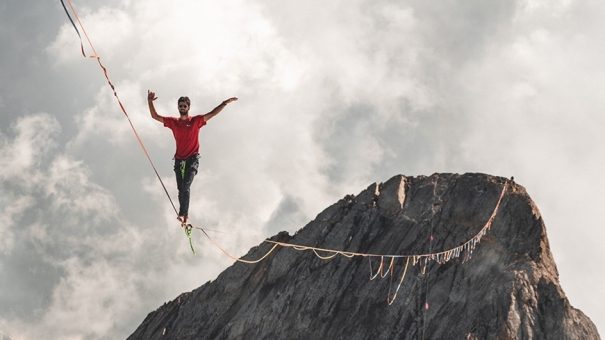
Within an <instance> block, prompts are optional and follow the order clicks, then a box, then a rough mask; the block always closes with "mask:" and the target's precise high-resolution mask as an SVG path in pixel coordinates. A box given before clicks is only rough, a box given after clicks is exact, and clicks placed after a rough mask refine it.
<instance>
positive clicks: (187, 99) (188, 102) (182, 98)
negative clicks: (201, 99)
mask: <svg viewBox="0 0 605 340" xmlns="http://www.w3.org/2000/svg"><path fill="white" fill-rule="evenodd" d="M181 102H185V103H187V106H191V101H190V100H189V97H180V98H179V101H178V102H177V104H178V103H181Z"/></svg>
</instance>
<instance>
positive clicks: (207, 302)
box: [129, 174, 599, 340]
mask: <svg viewBox="0 0 605 340" xmlns="http://www.w3.org/2000/svg"><path fill="white" fill-rule="evenodd" d="M505 183H509V184H508V189H507V191H506V192H505V194H504V196H503V198H502V200H501V204H500V206H499V208H498V210H497V214H496V216H495V218H494V219H493V224H492V225H491V229H490V230H489V231H488V232H487V234H485V236H483V238H482V239H481V242H480V243H479V244H477V247H476V248H475V250H474V252H473V253H472V256H471V257H470V259H468V260H467V261H463V260H464V259H465V255H466V253H468V249H467V248H465V249H464V251H463V252H462V254H461V255H460V257H457V258H453V259H451V260H450V261H448V262H446V263H442V264H440V263H437V261H435V259H432V260H431V259H429V260H427V259H428V257H424V258H410V257H407V258H406V257H396V258H394V259H393V267H392V268H393V270H392V272H391V271H390V270H388V268H389V267H388V265H389V264H390V262H391V259H392V258H391V257H383V258H382V260H383V263H384V266H383V269H384V270H383V271H382V273H380V272H379V271H378V268H379V264H380V262H381V258H380V257H374V258H368V257H362V256H355V257H351V258H349V257H346V256H341V255H338V256H335V257H333V258H332V259H330V260H322V259H320V258H318V257H317V256H316V255H315V254H314V253H313V252H312V251H309V250H299V251H297V250H296V249H293V248H284V247H277V248H276V250H275V251H274V252H273V253H272V254H271V255H270V256H268V257H267V258H266V259H265V260H263V261H261V262H260V263H258V264H254V265H250V264H243V263H235V264H234V265H233V266H231V267H229V268H228V269H226V270H225V271H224V272H223V273H221V274H220V275H219V277H218V278H217V279H216V280H215V281H213V282H209V283H206V284H205V285H203V286H201V287H200V288H198V289H196V290H194V291H192V292H190V293H184V294H182V295H180V296H179V297H178V298H177V299H176V300H174V301H171V302H169V303H166V304H164V305H163V306H161V307H160V308H159V309H158V310H156V311H154V312H152V313H150V314H149V315H148V316H147V318H146V319H145V320H144V321H143V323H142V324H141V325H140V326H139V327H138V329H137V330H136V331H135V332H134V333H133V334H132V335H131V336H130V337H129V339H347V340H351V339H599V334H598V333H597V330H596V327H595V326H594V324H593V323H592V322H591V321H590V319H589V318H588V317H587V316H585V315H584V314H583V313H582V312H581V311H580V310H577V309H575V308H573V307H572V306H571V305H570V303H569V301H568V300H567V298H566V297H565V294H564V292H563V290H562V289H561V287H560V285H559V280H558V273H557V269H556V266H555V263H554V260H553V257H552V254H551V252H550V249H549V245H548V239H547V237H546V230H545V226H544V223H543V221H542V218H541V216H540V212H539V211H538V208H537V207H536V205H535V204H534V202H533V201H532V200H531V199H530V197H529V196H528V194H527V193H526V191H525V189H524V188H523V187H522V186H520V185H517V184H515V183H513V182H510V181H507V180H505V179H503V178H499V177H492V176H488V175H483V174H464V175H458V174H435V175H432V176H430V177H425V176H420V177H404V176H395V177H393V178H391V179H390V180H388V181H387V182H385V183H375V184H372V185H370V186H369V187H368V188H367V189H366V190H364V191H362V192H361V193H360V194H359V195H357V196H353V195H349V196H346V197H344V198H343V199H341V200H340V201H338V202H337V203H336V204H334V205H332V206H331V207H329V208H327V209H326V210H324V211H323V212H322V213H320V214H319V215H318V216H317V217H316V218H315V220H313V221H311V222H310V223H309V224H307V225H306V226H305V227H304V228H302V229H301V230H299V231H298V232H297V233H296V234H295V235H294V236H290V235H288V234H287V233H285V232H282V233H280V234H278V235H276V236H274V237H273V238H271V240H274V241H280V242H288V243H294V244H300V245H307V246H316V247H321V248H330V249H340V250H346V251H349V252H358V253H373V254H391V255H394V254H400V255H411V254H426V253H436V252H439V251H441V250H446V249H452V248H456V247H457V246H460V245H462V244H464V243H465V242H466V241H468V240H471V239H472V238H473V237H475V236H476V235H477V234H478V233H479V232H480V231H481V230H482V228H484V226H485V225H486V223H487V221H488V220H489V219H490V216H491V215H492V213H493V211H494V207H495V206H496V203H497V202H498V199H499V197H500V194H501V192H502V189H503V186H504V185H505ZM431 236H432V237H431ZM271 246H272V245H271V244H269V243H266V242H265V243H262V244H260V245H259V246H257V247H255V248H253V249H251V250H250V252H249V253H248V254H247V255H246V256H244V257H243V258H246V259H254V258H258V257H260V256H262V255H264V254H265V253H266V252H267V251H268V250H269V249H270V248H271ZM318 254H319V255H321V256H328V255H331V254H330V253H328V252H323V253H322V252H318ZM450 255H451V254H450ZM406 259H410V261H409V263H408V264H409V267H408V269H407V273H406V276H405V278H404V280H403V281H402V282H403V283H402V284H401V287H400V289H399V291H398V294H397V297H396V299H395V300H394V301H393V303H392V304H391V305H389V304H388V303H387V299H388V298H389V297H390V298H392V297H393V296H394V292H395V291H396V289H397V286H398V284H399V282H400V278H401V275H402V272H403V269H404V266H405V261H406ZM414 259H416V260H419V261H417V263H415V265H412V264H413V262H416V261H413V260H414ZM441 260H443V258H442V259H441ZM370 261H371V262H370ZM370 263H372V274H374V275H375V274H378V275H377V277H376V279H374V280H370V275H371V273H370ZM381 274H382V275H381ZM383 275H384V276H385V277H384V278H382V276H383Z"/></svg>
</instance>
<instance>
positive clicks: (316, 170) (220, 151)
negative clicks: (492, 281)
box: [0, 0, 605, 340]
mask: <svg viewBox="0 0 605 340" xmlns="http://www.w3.org/2000/svg"><path fill="white" fill-rule="evenodd" d="M74 4H75V6H76V9H77V10H78V13H79V14H80V16H81V19H82V20H83V23H84V25H85V27H86V29H87V32H88V34H89V35H90V38H91V39H92V41H93V43H94V44H95V47H96V50H97V52H98V53H99V55H100V56H101V60H102V61H103V63H104V64H105V65H106V66H107V67H108V70H109V75H110V77H111V78H112V80H113V82H114V84H115V85H116V89H117V91H118V93H119V95H120V98H121V99H122V101H123V102H124V105H125V107H126V109H127V111H128V112H129V116H130V118H131V119H132V121H133V124H134V125H135V127H136V128H137V131H138V132H139V134H140V135H141V138H142V139H143V141H144V142H145V144H146V146H147V148H148V150H149V152H150V154H151V157H152V158H153V160H154V162H155V164H156V166H157V168H158V171H159V173H160V175H161V177H162V178H163V180H164V182H165V183H166V185H167V187H168V190H169V192H170V193H171V195H172V197H173V198H176V183H175V180H174V174H173V172H172V162H173V161H172V156H173V154H174V149H175V146H174V140H173V137H172V134H171V132H170V130H168V129H166V128H164V127H162V126H161V124H159V123H158V122H156V121H154V120H152V119H151V117H150V116H149V111H148V109H147V103H146V95H147V90H148V89H150V90H152V91H155V92H156V94H157V96H158V99H157V100H156V108H157V110H158V112H159V113H160V114H162V115H167V116H176V114H177V105H176V100H177V98H178V97H179V96H182V95H187V96H189V97H190V98H191V100H192V103H191V113H192V114H198V113H199V114H203V113H206V112H208V111H210V110H211V109H212V108H214V107H215V106H217V105H218V104H219V103H220V102H222V101H223V100H224V99H226V98H229V97H232V96H237V97H238V98H239V100H238V101H237V102H235V103H232V104H229V106H227V108H226V109H225V110H224V111H223V112H221V113H220V114H219V115H218V116H217V117H215V118H213V120H212V121H210V122H209V123H208V124H207V125H206V126H204V127H203V128H202V130H201V132H200V143H201V155H202V156H201V161H200V171H199V173H198V175H197V176H196V178H195V180H194V182H193V186H192V202H191V207H190V219H191V221H192V222H193V223H194V224H199V225H204V226H206V227H207V228H209V229H212V230H214V231H213V232H212V233H213V234H212V236H213V237H214V238H215V239H216V240H217V241H218V242H220V243H221V244H222V245H224V246H225V247H226V248H227V249H229V250H230V251H231V252H232V253H234V254H237V255H243V254H245V253H246V252H247V250H248V249H249V248H250V247H252V246H254V245H257V244H258V243H260V242H261V241H262V240H263V239H264V238H266V237H269V236H271V235H274V234H276V233H277V232H279V231H281V230H286V231H289V232H291V233H292V232H295V231H296V230H298V229H299V228H301V227H302V226H304V225H305V224H306V223H307V222H308V221H310V220H311V219H313V218H314V217H315V216H316V215H317V214H318V213H319V212H320V211H321V210H322V209H324V208H326V207H327V206H329V205H330V204H332V203H334V202H336V201H337V200H338V199H340V198H342V197H343V196H345V195H347V194H357V193H359V192H360V191H361V190H363V189H364V188H366V187H367V186H368V185H370V184H371V183H373V182H382V181H386V180H387V179H389V178H391V177H392V176H394V175H398V174H403V175H407V176H419V175H431V174H433V173H438V172H453V173H465V172H483V173H488V174H492V175H497V176H504V177H510V176H513V175H514V176H515V180H516V181H517V182H518V183H520V184H521V185H523V186H524V187H525V188H526V189H527V191H528V192H529V194H530V195H531V197H532V198H533V200H534V201H535V202H536V204H537V205H538V207H539V208H540V211H541V213H542V216H543V218H544V220H545V223H546V227H547V233H548V237H549V241H550V247H551V251H552V253H553V255H554V258H555V261H556V263H557V266H558V270H559V274H560V281H561V285H562V288H563V290H564V291H565V293H566V294H567V297H568V298H569V300H570V302H571V304H572V305H573V306H574V307H576V308H579V309H581V310H582V311H583V312H584V313H585V314H586V315H588V316H589V317H590V318H591V319H592V320H593V322H594V323H595V324H596V326H597V327H598V329H599V330H600V333H601V334H604V331H605V310H604V309H603V307H602V301H605V285H604V284H603V282H604V281H605V272H604V271H603V264H602V261H601V258H602V256H601V251H600V250H601V249H603V248H604V246H605V241H603V240H604V239H605V229H604V228H603V225H602V224H603V222H602V221H603V220H604V217H605V216H604V215H605V209H603V208H602V207H603V205H605V198H604V195H603V194H604V190H603V188H604V187H605V177H604V176H603V175H602V174H603V173H604V172H605V160H604V156H603V155H604V154H605V134H603V133H602V131H601V130H602V128H603V126H605V115H603V114H602V113H603V112H604V110H605V97H604V96H602V90H603V88H604V86H603V84H604V83H605V69H604V68H603V67H602V66H603V60H605V20H603V18H604V17H605V3H603V2H602V1H597V0H582V1H579V0H577V1H576V0H518V1H485V0H469V1H450V0H444V1H428V2H427V1H421V0H418V1H414V0H405V1H387V0H378V1H376V0H346V1H345V0H334V1H330V2H326V1H317V0H309V1H271V0H266V1H257V0H248V1H243V0H225V1H220V2H217V1H207V0H201V1H200V0H176V1H159V0H157V1H155V0H154V1H150V0H127V1H118V0H108V1H103V2H99V1H92V0H75V2H74ZM0 48H1V52H0V79H2V80H3V81H2V82H0V339H3V340H4V339H12V340H17V339H38V338H61V339H115V338H125V337H126V336H128V335H129V334H130V333H132V331H134V329H135V328H136V327H137V326H138V325H139V324H140V323H141V322H142V320H143V319H144V318H145V316H146V315H147V314H148V313H149V312H151V311H153V310H155V309H156V308H158V307H159V306H160V305H162V304H163V303H164V302H166V301H170V300H172V299H174V298H175V297H176V296H178V295H179V294H180V293H182V292H186V291H190V290H192V289H195V288H197V287H199V286H201V285H202V284H204V283H205V282H207V281H209V280H212V279H214V278H216V276H217V275H218V274H219V273H220V272H221V271H222V270H224V269H225V268H226V267H228V266H229V265H230V264H231V261H230V260H229V259H228V258H226V257H224V256H223V255H222V254H221V253H220V252H218V251H217V250H216V249H215V248H212V246H211V245H210V244H209V243H208V242H206V241H205V240H204V239H202V237H201V235H199V234H195V233H194V238H193V241H194V244H195V246H196V248H197V251H198V253H197V255H195V256H193V255H192V254H191V252H190V249H189V245H188V243H187V239H186V237H185V236H184V234H183V232H182V230H181V229H180V228H179V226H178V223H177V222H176V220H175V216H174V211H173V210H172V207H171V206H170V203H169V202H168V200H167V198H166V196H165V194H164V192H163V189H162V187H161V185H160V184H159V182H158V180H157V178H156V177H155V174H154V172H153V170H152V169H151V167H150V166H149V164H148V161H147V160H146V158H145V157H144V154H143V153H142V151H141V149H140V147H139V146H138V144H137V143H136V140H135V138H134V137H133V134H132V131H131V130H130V126H129V125H128V121H127V120H126V118H125V117H124V115H123V114H122V113H121V112H120V110H119V107H118V106H117V104H116V102H115V100H114V98H113V96H112V93H111V90H110V89H109V87H108V86H107V83H106V82H105V79H104V78H103V76H102V73H101V72H100V70H99V67H98V65H97V64H96V62H95V61H94V59H86V58H83V57H82V56H81V54H80V51H79V49H80V46H79V40H78V38H77V35H76V33H75V31H74V30H73V28H72V27H71V24H69V22H68V20H67V18H66V16H65V13H64V12H63V8H62V7H61V4H60V2H59V1H58V0H57V1H34V0H8V1H6V0H5V1H2V2H0Z"/></svg>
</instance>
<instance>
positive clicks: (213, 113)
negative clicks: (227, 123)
mask: <svg viewBox="0 0 605 340" xmlns="http://www.w3.org/2000/svg"><path fill="white" fill-rule="evenodd" d="M236 100H237V97H231V98H229V99H226V100H225V101H223V102H222V103H221V104H220V105H219V106H217V107H215V108H214V109H213V110H212V111H210V112H208V113H206V114H205V115H203V116H202V117H204V121H209V120H210V118H212V117H214V116H216V115H217V114H219V112H221V111H222V110H223V109H224V108H225V106H227V104H229V103H231V102H234V101H236Z"/></svg>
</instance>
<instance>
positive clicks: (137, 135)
mask: <svg viewBox="0 0 605 340" xmlns="http://www.w3.org/2000/svg"><path fill="white" fill-rule="evenodd" d="M60 1H61V4H62V5H63V9H64V10H65V14H67V17H68V18H69V21H71V24H72V25H73V27H74V29H75V30H76V33H77V34H78V37H79V38H80V47H81V50H82V55H83V56H84V57H87V55H86V54H85V53H84V46H83V43H82V36H81V35H80V32H79V31H78V28H77V27H76V25H75V23H74V21H73V19H72V18H71V15H69V11H68V10H67V7H65V3H64V2H63V0H60ZM67 4H68V5H69V8H70V9H71V11H72V13H73V14H74V17H75V18H76V21H77V22H78V25H79V26H80V28H81V29H82V32H83V33H84V36H85V37H86V41H88V45H90V48H91V49H92V51H93V53H94V55H91V56H88V57H89V58H95V59H96V60H97V62H98V63H99V66H100V67H101V70H102V71H103V75H104V76H105V79H106V80H107V83H108V84H109V87H111V90H112V91H113V95H114V97H115V98H116V100H117V102H118V105H119V106H120V110H122V113H124V116H126V119H128V123H129V124H130V128H131V129H132V132H133V133H134V136H135V138H136V140H137V142H138V143H139V146H140V147H141V149H143V152H144V153H145V156H146V157H147V160H148V161H149V164H150V165H151V167H152V168H153V171H154V172H155V175H156V176H157V178H158V180H159V181H160V184H161V185H162V188H164V192H165V193H166V196H168V200H169V201H170V204H171V205H172V209H174V213H175V214H176V215H177V216H178V214H179V213H178V211H177V209H176V206H175V205H174V202H173V201H172V197H170V194H169V193H168V189H166V185H164V181H162V177H160V174H159V173H158V170H157V169H156V167H155V164H153V160H151V156H150V155H149V152H148V151H147V148H146V147H145V144H143V140H142V139H141V137H140V136H139V133H138V132H137V130H136V129H135V127H134V124H133V123H132V120H130V116H128V112H126V108H124V104H122V101H121V100H120V97H119V96H118V93H117V92H116V88H115V86H114V85H113V83H112V82H111V79H110V78H109V74H108V73H107V68H106V67H105V65H103V63H102V62H101V57H100V56H99V54H98V53H97V51H96V50H95V47H94V45H93V44H92V41H91V40H90V38H89V37H88V33H86V29H84V25H82V22H81V21H80V17H79V16H78V12H76V9H75V8H74V6H73V3H72V2H71V0H67Z"/></svg>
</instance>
